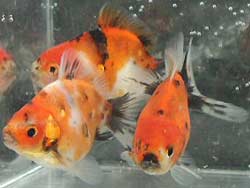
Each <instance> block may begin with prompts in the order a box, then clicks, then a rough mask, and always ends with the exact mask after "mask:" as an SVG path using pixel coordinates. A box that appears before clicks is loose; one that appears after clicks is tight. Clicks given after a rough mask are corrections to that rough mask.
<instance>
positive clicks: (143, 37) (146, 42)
mask: <svg viewBox="0 0 250 188" xmlns="http://www.w3.org/2000/svg"><path fill="white" fill-rule="evenodd" d="M138 38H139V39H140V41H141V42H142V43H143V45H144V46H150V45H152V43H151V40H149V39H148V38H147V37H145V36H144V35H140V36H138Z"/></svg>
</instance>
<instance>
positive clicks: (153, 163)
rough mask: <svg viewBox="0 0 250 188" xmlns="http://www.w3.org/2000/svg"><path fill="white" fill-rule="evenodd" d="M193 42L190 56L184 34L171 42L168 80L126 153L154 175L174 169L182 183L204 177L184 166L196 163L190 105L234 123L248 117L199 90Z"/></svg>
mask: <svg viewBox="0 0 250 188" xmlns="http://www.w3.org/2000/svg"><path fill="white" fill-rule="evenodd" d="M191 42H192V40H190V43H189V49H188V53H187V54H186V55H185V54H184V37H183V34H179V35H178V37H177V38H175V39H173V41H171V42H169V44H168V47H167V48H166V51H165V56H166V59H165V67H166V72H167V74H166V79H164V78H162V81H161V83H159V85H158V86H157V88H156V89H155V90H154V89H153V90H154V92H153V95H152V96H151V98H150V99H149V101H148V102H147V104H146V105H145V107H144V108H143V110H142V111H141V113H140V115H139V118H138V120H137V126H136V130H135V135H134V140H133V145H132V149H131V152H125V153H124V154H123V156H122V157H123V158H125V160H128V161H129V160H130V161H129V162H130V163H132V162H133V163H134V164H135V165H137V166H139V167H140V168H141V169H142V170H143V171H144V172H145V173H147V174H150V175H162V174H165V173H167V172H168V171H169V170H171V175H172V176H173V177H174V179H175V180H176V181H177V182H179V183H180V184H185V183H187V182H188V181H189V182H191V181H192V180H191V179H193V180H194V179H197V178H198V179H199V178H200V176H199V175H198V174H196V173H195V172H194V171H192V170H190V169H189V168H187V167H186V166H185V165H183V164H189V165H190V166H192V165H193V161H192V160H191V158H190V157H188V156H187V155H186V154H184V152H185V149H186V147H187V144H188V141H189V138H190V131H191V122H190V108H192V109H196V110H197V109H199V110H200V111H203V112H205V113H207V114H210V115H212V116H215V117H218V118H221V119H224V120H228V121H233V122H242V121H245V120H246V119H247V118H248V113H247V112H246V111H245V110H244V109H242V108H240V107H237V106H235V105H233V104H229V103H225V102H222V101H216V100H214V99H210V98H208V97H206V96H204V95H202V94H201V93H200V92H199V90H198V89H197V87H196V84H195V80H194V76H193V70H192V64H191ZM154 85H157V84H154ZM151 90H152V89H151ZM148 91H149V90H148ZM126 158H127V159H126ZM131 158H132V161H131ZM177 162H178V163H177ZM175 164H177V165H175ZM174 165H175V166H174Z"/></svg>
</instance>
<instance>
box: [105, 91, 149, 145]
mask: <svg viewBox="0 0 250 188" xmlns="http://www.w3.org/2000/svg"><path fill="white" fill-rule="evenodd" d="M109 102H110V103H111V104H112V107H113V109H112V118H111V121H110V124H109V128H110V130H112V132H113V133H114V136H115V137H116V138H117V139H118V140H119V141H120V143H121V144H122V145H123V146H124V147H125V148H128V149H130V148H131V147H132V141H133V137H134V133H135V128H136V120H137V117H138V116H139V113H140V111H141V110H142V108H143V106H144V105H145V103H146V99H145V98H143V96H138V95H133V94H130V93H127V94H125V95H124V96H122V97H117V98H114V99H110V100H109Z"/></svg>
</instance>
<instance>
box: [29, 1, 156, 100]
mask: <svg viewBox="0 0 250 188" xmlns="http://www.w3.org/2000/svg"><path fill="white" fill-rule="evenodd" d="M98 26H99V28H98V29H95V30H92V31H89V32H84V33H83V34H81V35H80V36H78V37H76V38H75V39H73V40H70V41H66V42H64V43H61V44H59V45H57V46H55V47H52V48H50V49H48V50H47V51H45V52H44V53H42V54H41V55H40V57H39V58H38V59H37V60H36V61H35V62H34V63H33V64H32V80H33V83H34V84H33V85H34V89H35V90H39V89H41V88H43V87H44V86H45V85H47V84H48V83H51V82H52V81H54V80H56V79H57V77H58V68H59V64H60V58H61V56H62V54H63V51H64V50H65V49H68V48H72V49H75V50H78V51H81V52H82V53H84V54H85V56H86V58H88V59H89V61H90V62H92V65H93V67H94V68H95V69H96V70H98V72H101V73H103V72H104V74H105V77H106V80H107V84H108V88H109V90H110V92H111V94H112V95H113V96H114V97H117V96H123V95H124V94H125V93H126V92H127V91H131V90H137V91H138V92H140V91H141V90H140V89H139V88H137V87H135V85H134V84H135V83H134V82H133V81H132V80H126V81H124V80H123V79H122V78H123V77H124V75H126V76H127V77H131V78H133V76H135V75H137V77H136V78H137V80H138V79H140V78H139V76H138V75H141V72H143V71H144V70H148V69H150V70H151V69H155V68H157V66H158V64H159V62H157V60H156V59H155V58H154V57H152V56H151V55H150V54H149V52H150V51H151V50H152V48H153V46H154V43H155V35H154V34H153V33H152V32H151V31H150V29H149V28H148V27H147V26H146V25H145V24H144V23H143V22H142V21H141V20H139V19H138V18H136V17H133V16H132V15H129V13H128V12H127V11H126V10H124V9H122V8H118V7H116V6H113V5H111V4H105V5H104V6H103V7H102V9H101V10H100V13H99V18H98ZM135 68H136V71H135V70H134V69H135ZM131 70H132V71H131ZM138 71H139V74H138ZM135 72H137V74H135ZM144 81H145V80H144Z"/></svg>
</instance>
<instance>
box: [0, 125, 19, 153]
mask: <svg viewBox="0 0 250 188" xmlns="http://www.w3.org/2000/svg"><path fill="white" fill-rule="evenodd" d="M2 138H3V143H4V145H5V146H6V147H7V148H9V149H15V148H16V146H17V140H16V139H15V137H14V136H13V135H12V133H11V132H10V131H9V129H8V127H5V128H4V129H3V131H2Z"/></svg>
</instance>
